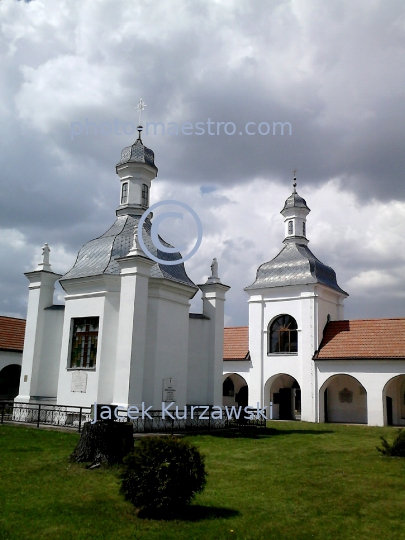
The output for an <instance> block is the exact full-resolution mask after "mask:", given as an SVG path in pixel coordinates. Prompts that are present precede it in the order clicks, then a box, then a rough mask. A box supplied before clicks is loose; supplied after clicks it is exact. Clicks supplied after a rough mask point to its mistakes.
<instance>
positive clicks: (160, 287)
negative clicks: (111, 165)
mask: <svg viewBox="0 0 405 540" xmlns="http://www.w3.org/2000/svg"><path fill="white" fill-rule="evenodd" d="M116 172H117V174H118V176H119V180H120V191H119V197H120V199H119V206H118V209H117V211H116V220H115V222H114V224H113V225H112V226H111V228H110V229H109V230H108V231H107V232H105V233H104V234H103V235H101V236H100V237H99V238H96V239H95V240H91V241H89V242H88V243H87V244H85V245H84V246H83V247H82V248H81V250H80V251H79V254H78V256H77V259H76V262H75V263H74V265H73V267H72V269H71V270H69V271H68V272H67V273H66V274H65V275H63V276H62V275H60V274H56V273H55V272H53V271H52V268H51V265H50V261H49V248H48V246H47V245H45V246H44V248H43V258H42V262H41V263H39V265H38V267H37V268H36V269H35V270H33V271H32V272H28V273H26V274H25V275H26V277H27V279H28V281H29V297H28V311H27V320H26V327H25V338H24V346H23V352H22V355H21V348H22V345H17V343H18V344H20V343H21V341H22V340H21V336H20V339H19V341H18V339H17V337H18V336H17V337H15V339H14V341H13V336H12V333H13V331H12V328H13V323H12V321H10V320H7V321H5V319H10V318H7V317H0V370H1V369H2V368H3V370H2V371H0V399H1V397H2V396H1V385H2V373H3V371H4V369H6V368H7V369H8V367H9V365H11V364H10V362H13V365H14V366H17V367H18V364H20V365H21V377H20V383H19V390H18V395H16V396H15V394H14V396H15V402H22V403H40V402H43V403H49V404H58V405H64V406H69V405H70V406H73V405H74V406H90V405H92V404H93V403H94V402H97V403H100V404H111V405H120V406H123V407H127V406H128V405H139V404H141V403H142V402H144V403H146V404H148V405H153V406H154V408H155V409H159V408H160V407H161V403H162V402H169V401H174V402H175V403H176V405H177V406H179V407H183V406H185V405H228V406H232V405H238V406H246V405H251V406H254V407H256V405H257V403H259V404H260V406H261V407H265V406H267V411H268V415H270V408H271V415H272V418H273V419H285V420H303V421H309V422H344V423H363V424H369V425H386V424H388V425H405V318H404V319H369V320H354V321H350V320H345V319H344V300H345V298H346V297H347V296H348V293H347V292H345V291H344V290H342V289H341V288H340V287H339V285H338V283H337V279H336V274H335V272H334V270H333V269H332V268H330V267H329V266H326V265H325V264H323V263H322V262H321V261H319V260H318V259H317V258H316V257H315V255H313V253H312V252H311V251H310V250H309V248H308V242H309V241H308V238H307V236H308V234H307V232H308V231H307V223H306V221H307V216H308V214H309V212H310V209H309V208H308V206H307V203H306V201H305V200H304V199H303V198H302V197H300V196H299V195H298V193H297V192H296V182H295V179H294V184H293V192H292V194H291V195H290V196H289V197H288V198H287V200H286V201H285V204H284V207H283V209H282V211H281V214H282V216H283V218H284V222H285V238H284V240H283V243H284V247H283V248H282V250H281V251H280V253H279V254H278V255H277V256H276V257H275V258H274V259H273V260H271V261H270V262H266V263H264V264H262V265H261V266H260V267H259V268H258V270H257V275H256V279H255V280H254V282H253V283H252V284H250V285H248V286H247V287H246V288H245V291H246V293H247V295H248V308H249V326H248V327H236V328H225V330H224V302H225V295H226V292H227V290H228V289H229V287H228V286H227V285H224V284H223V283H221V281H220V279H219V277H218V274H217V272H216V265H215V264H213V265H212V267H211V268H212V276H211V277H210V278H208V280H207V282H206V283H204V284H200V285H198V286H197V285H195V284H194V283H193V282H192V281H191V280H190V278H189V277H188V275H187V273H186V270H185V267H184V264H175V265H168V264H166V265H165V264H163V263H156V262H155V261H153V260H151V259H150V258H149V257H148V256H147V254H146V253H145V252H144V251H143V250H142V248H141V246H140V242H139V238H138V235H139V234H142V239H143V242H144V245H145V246H146V247H147V250H149V252H150V253H151V254H153V255H155V256H157V257H158V258H159V259H161V260H166V261H174V260H177V259H179V258H181V255H180V254H179V253H166V252H163V251H159V249H158V248H157V247H156V246H155V245H154V244H153V242H152V237H151V227H152V222H153V216H152V215H149V217H148V218H147V219H146V221H145V224H144V227H143V228H142V231H139V230H138V223H139V221H140V219H141V216H142V215H143V214H144V213H145V211H147V210H148V208H149V194H150V189H151V184H152V181H153V179H154V178H155V177H156V175H157V172H158V170H157V167H156V165H155V162H154V153H153V152H152V150H150V149H149V148H147V147H145V146H144V144H143V142H142V140H141V132H140V134H139V138H138V139H137V141H136V142H135V143H134V144H133V145H132V146H129V147H127V148H124V149H123V151H122V153H121V159H120V161H119V163H118V165H117V166H116ZM151 220H152V221H151ZM161 242H162V243H163V244H164V245H165V246H169V244H167V243H165V242H164V241H163V240H161ZM207 267H208V262H207ZM57 281H59V282H60V284H61V285H62V287H63V289H64V291H65V293H66V295H65V305H64V306H63V305H54V303H53V297H54V285H55V283H56V282H57ZM199 291H201V295H202V309H201V313H198V314H196V313H190V299H191V298H193V297H194V295H195V294H197V293H198V292H199ZM15 321H16V322H15V325H14V326H15V328H16V331H17V329H18V331H19V332H20V334H21V325H22V322H23V321H21V320H19V319H15ZM3 327H4V328H5V327H7V328H8V329H9V330H8V331H7V332H8V334H7V332H6V334H4V332H3V333H2V328H3ZM10 328H11V330H10ZM10 332H11V333H10ZM3 334H4V335H5V336H6V337H5V338H4V339H3V337H4V336H3ZM2 336H3V337H2ZM2 340H3V341H2ZM13 344H14V345H13ZM17 346H19V347H20V353H19V354H20V356H19V358H20V359H19V360H17V356H16V355H14V356H13V355H11V347H17ZM7 350H8V353H7ZM13 352H15V353H18V349H17V348H15V349H13ZM2 354H3V357H2ZM2 358H3V360H2ZM6 358H8V359H10V358H11V360H6ZM1 362H3V363H1ZM7 362H8V363H7ZM3 364H4V365H3ZM3 386H4V384H3ZM14 396H13V397H14ZM270 403H272V406H271V407H270V405H269V404H270Z"/></svg>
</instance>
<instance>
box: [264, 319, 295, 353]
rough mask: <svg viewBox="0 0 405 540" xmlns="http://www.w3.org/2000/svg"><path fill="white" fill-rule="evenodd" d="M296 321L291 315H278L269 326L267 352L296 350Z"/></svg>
mask: <svg viewBox="0 0 405 540" xmlns="http://www.w3.org/2000/svg"><path fill="white" fill-rule="evenodd" d="M297 329H298V327H297V321H296V320H295V319H294V317H291V315H280V316H279V317H277V318H276V319H275V320H274V321H273V322H272V323H271V324H270V328H269V333H268V336H269V343H268V352H269V353H280V354H284V353H296V352H298V332H297Z"/></svg>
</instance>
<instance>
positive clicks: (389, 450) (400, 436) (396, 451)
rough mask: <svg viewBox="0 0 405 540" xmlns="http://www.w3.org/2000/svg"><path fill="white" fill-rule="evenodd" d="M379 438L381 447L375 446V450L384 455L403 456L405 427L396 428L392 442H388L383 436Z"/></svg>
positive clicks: (404, 455) (404, 454) (404, 451)
mask: <svg viewBox="0 0 405 540" xmlns="http://www.w3.org/2000/svg"><path fill="white" fill-rule="evenodd" d="M380 439H381V445H382V448H378V446H377V450H378V451H379V452H381V453H382V454H383V455H384V456H392V457H394V456H395V457H405V429H399V430H398V433H397V436H396V437H395V439H394V440H393V442H392V444H390V443H389V442H388V441H387V439H386V438H385V437H383V436H381V437H380Z"/></svg>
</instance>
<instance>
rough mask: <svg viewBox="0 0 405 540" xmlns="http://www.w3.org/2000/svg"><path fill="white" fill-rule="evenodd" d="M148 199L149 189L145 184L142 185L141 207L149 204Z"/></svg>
mask: <svg viewBox="0 0 405 540" xmlns="http://www.w3.org/2000/svg"><path fill="white" fill-rule="evenodd" d="M148 199H149V189H148V186H147V185H146V184H143V185H142V205H143V206H148V204H149V202H148Z"/></svg>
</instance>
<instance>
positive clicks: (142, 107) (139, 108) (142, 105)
mask: <svg viewBox="0 0 405 540" xmlns="http://www.w3.org/2000/svg"><path fill="white" fill-rule="evenodd" d="M145 107H147V105H146V103H145V102H144V100H143V99H142V98H139V103H138V104H137V106H136V107H135V110H137V111H138V114H139V125H138V128H142V111H144V110H145ZM138 131H139V129H138ZM139 134H140V132H139Z"/></svg>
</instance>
